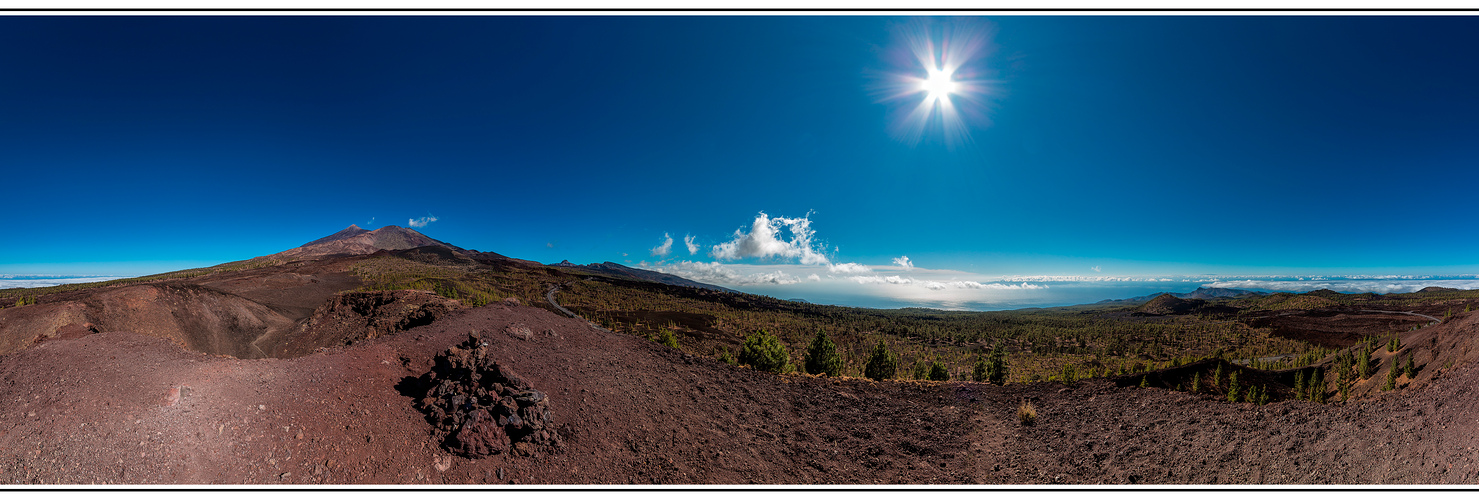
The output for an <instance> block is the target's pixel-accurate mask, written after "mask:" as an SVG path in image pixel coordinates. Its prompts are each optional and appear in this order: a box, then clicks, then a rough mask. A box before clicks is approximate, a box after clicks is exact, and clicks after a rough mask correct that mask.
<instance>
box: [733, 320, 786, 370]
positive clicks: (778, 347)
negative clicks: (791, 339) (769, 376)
mask: <svg viewBox="0 0 1479 500" xmlns="http://www.w3.org/2000/svg"><path fill="white" fill-rule="evenodd" d="M739 362H740V364H745V365H750V366H751V367H754V368H755V369H756V370H760V371H767V372H770V373H784V372H787V371H790V370H789V368H790V364H791V354H790V351H788V350H787V349H786V344H784V343H782V342H781V339H780V338H778V337H776V336H775V335H771V334H768V333H765V330H760V332H759V333H756V334H754V335H750V336H748V337H745V345H744V346H743V347H741V348H740V354H739Z"/></svg>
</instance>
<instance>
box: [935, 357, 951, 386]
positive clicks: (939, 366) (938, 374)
mask: <svg viewBox="0 0 1479 500" xmlns="http://www.w3.org/2000/svg"><path fill="white" fill-rule="evenodd" d="M930 380H934V381H937V382H944V381H946V380H950V371H949V370H946V369H945V365H944V364H943V363H940V362H939V361H935V362H933V363H930Z"/></svg>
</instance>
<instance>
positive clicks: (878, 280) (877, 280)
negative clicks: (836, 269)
mask: <svg viewBox="0 0 1479 500" xmlns="http://www.w3.org/2000/svg"><path fill="white" fill-rule="evenodd" d="M848 279H850V280H853V281H856V282H858V283H859V284H862V285H883V284H887V285H907V284H910V283H913V282H914V280H912V279H909V278H903V277H899V276H853V277H851V278H848Z"/></svg>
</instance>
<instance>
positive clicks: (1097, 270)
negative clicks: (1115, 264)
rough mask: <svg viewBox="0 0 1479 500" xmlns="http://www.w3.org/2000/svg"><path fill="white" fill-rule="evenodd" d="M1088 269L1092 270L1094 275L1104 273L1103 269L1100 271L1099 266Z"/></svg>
mask: <svg viewBox="0 0 1479 500" xmlns="http://www.w3.org/2000/svg"><path fill="white" fill-rule="evenodd" d="M1089 269H1093V270H1094V272H1096V273H1102V272H1104V270H1103V269H1100V268H1099V266H1094V267H1091V268H1089Z"/></svg>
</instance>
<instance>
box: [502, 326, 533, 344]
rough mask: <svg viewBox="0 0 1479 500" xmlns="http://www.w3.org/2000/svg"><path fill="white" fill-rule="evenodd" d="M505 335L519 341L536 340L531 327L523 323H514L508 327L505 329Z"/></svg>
mask: <svg viewBox="0 0 1479 500" xmlns="http://www.w3.org/2000/svg"><path fill="white" fill-rule="evenodd" d="M503 333H507V334H508V336H510V337H513V338H516V339H519V340H529V339H532V338H534V331H533V330H530V329H529V327H527V326H524V324H523V323H514V324H512V325H508V326H506V327H504V328H503Z"/></svg>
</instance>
